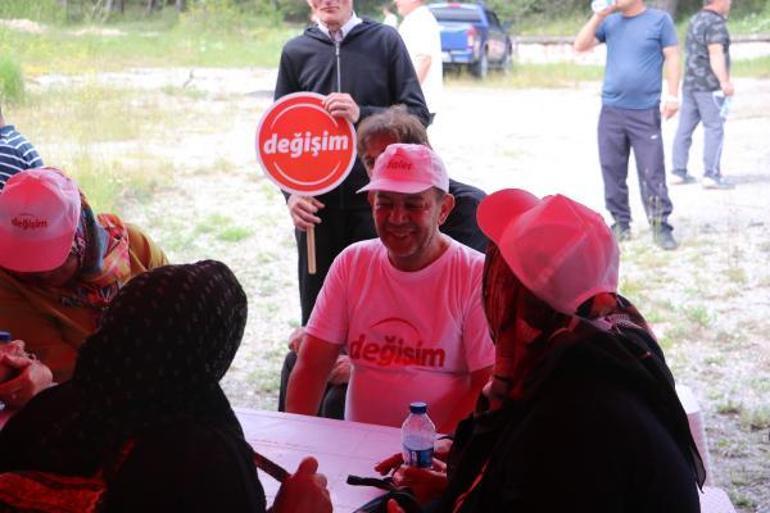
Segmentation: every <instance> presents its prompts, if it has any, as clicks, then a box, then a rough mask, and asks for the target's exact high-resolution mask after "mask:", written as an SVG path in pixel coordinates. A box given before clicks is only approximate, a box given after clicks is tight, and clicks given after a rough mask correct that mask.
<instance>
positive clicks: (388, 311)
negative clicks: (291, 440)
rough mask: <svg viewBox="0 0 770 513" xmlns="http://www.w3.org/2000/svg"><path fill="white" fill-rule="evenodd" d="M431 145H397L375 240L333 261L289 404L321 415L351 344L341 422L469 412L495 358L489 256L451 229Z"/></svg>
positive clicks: (378, 203) (375, 197)
mask: <svg viewBox="0 0 770 513" xmlns="http://www.w3.org/2000/svg"><path fill="white" fill-rule="evenodd" d="M448 188H449V178H448V177H447V173H446V168H445V167H444V164H443V163H442V162H441V159H440V158H439V157H438V155H436V154H435V153H434V152H433V151H432V150H431V149H430V148H428V147H426V146H422V145H415V144H392V145H390V146H388V148H387V149H386V150H385V151H384V152H383V154H382V155H381V156H380V157H379V158H378V159H377V162H376V163H375V166H374V169H373V170H372V180H371V182H370V183H369V185H367V186H366V187H364V188H362V189H361V190H360V191H359V192H364V191H367V192H368V198H369V203H370V204H371V205H372V213H373V216H374V222H375V227H376V229H377V234H378V236H379V237H378V238H377V239H372V240H367V241H362V242H358V243H355V244H353V245H351V246H349V247H348V248H347V249H345V250H344V251H343V252H342V253H340V255H339V256H337V258H336V259H335V260H334V263H333V264H332V267H331V269H330V270H329V274H328V275H327V276H326V280H325V281H324V285H323V288H322V289H321V293H320V294H319V296H318V299H317V300H316V304H315V307H314V308H313V313H312V315H311V316H310V320H309V321H308V323H307V325H306V327H305V334H306V337H305V341H304V342H303V344H302V346H301V348H300V352H299V358H298V361H297V364H296V367H295V368H294V371H293V372H292V375H291V378H290V379H289V386H288V393H287V400H286V410H287V411H289V412H293V413H304V414H309V415H312V414H315V413H316V412H317V411H318V405H319V402H320V400H321V395H322V393H323V391H324V388H325V385H326V380H327V377H328V375H329V372H330V371H331V369H332V367H333V366H334V363H335V361H336V359H337V356H338V355H339V353H340V350H341V349H342V348H343V347H345V348H346V350H347V353H348V355H349V356H350V360H351V363H352V365H353V370H352V373H351V377H350V384H349V386H348V392H347V399H346V404H345V418H346V419H347V420H354V421H359V422H368V423H373V424H383V425H387V426H400V425H401V423H402V422H403V420H404V418H405V417H406V415H407V413H408V406H409V403H410V402H413V401H425V402H426V403H428V408H429V410H428V413H429V414H430V416H431V418H432V419H433V420H434V422H435V423H436V427H437V428H438V430H439V431H440V432H451V431H453V430H454V427H455V426H456V424H457V422H458V421H459V420H461V419H462V418H464V417H466V416H467V415H468V413H470V412H471V411H472V410H473V407H474V405H475V402H476V398H477V397H478V395H479V392H480V391H481V388H482V387H483V386H484V384H485V383H486V382H487V380H488V378H489V376H490V373H491V370H492V365H493V363H494V346H493V345H492V341H491V340H490V338H489V329H488V327H487V321H486V318H485V316H484V311H483V308H482V302H481V280H482V273H483V268H484V256H483V255H482V254H481V253H479V252H478V251H476V250H473V249H471V248H468V247H467V246H464V245H462V244H460V243H458V242H456V241H454V240H453V239H452V238H450V237H448V236H446V235H443V234H442V233H441V232H440V231H439V226H440V225H441V224H442V223H443V222H444V221H445V220H446V218H447V216H448V215H449V212H450V211H451V210H452V207H453V206H454V198H453V197H452V195H451V194H449V193H448V192H447V191H448Z"/></svg>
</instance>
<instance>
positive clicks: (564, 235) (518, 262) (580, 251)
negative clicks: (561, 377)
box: [476, 189, 620, 315]
mask: <svg viewBox="0 0 770 513" xmlns="http://www.w3.org/2000/svg"><path fill="white" fill-rule="evenodd" d="M476 217H477V218H478V222H479V227H480V228H481V230H482V231H483V232H484V233H485V234H486V235H487V237H489V238H490V240H492V241H493V242H494V243H495V245H497V247H498V248H499V249H500V253H501V254H502V256H503V258H504V259H505V261H506V263H507V264H508V266H509V267H510V268H511V271H513V273H514V274H515V275H516V277H517V278H518V279H519V280H520V281H521V282H522V283H523V284H524V286H525V287H527V288H528V289H529V290H530V291H531V292H532V293H533V294H535V295H536V296H537V297H538V298H540V299H542V300H543V301H545V302H546V303H548V304H549V305H550V306H551V307H552V308H553V309H554V310H556V311H558V312H562V313H565V314H568V315H572V314H575V313H576V311H577V309H578V307H579V306H580V305H581V304H582V303H583V302H584V301H586V300H587V299H589V298H591V297H593V296H595V295H596V294H599V293H601V292H617V288H618V268H619V265H620V264H619V262H620V250H619V249H618V244H617V242H616V241H615V238H614V237H613V236H612V232H611V231H610V229H609V228H608V227H607V224H606V223H605V222H604V219H602V217H601V216H600V215H599V214H597V213H596V212H594V211H593V210H591V209H590V208H588V207H586V206H585V205H582V204H580V203H578V202H576V201H574V200H571V199H570V198H567V197H566V196H562V195H560V194H556V195H554V196H546V197H544V198H543V199H538V198H537V197H536V196H534V195H532V194H530V193H529V192H527V191H524V190H521V189H504V190H502V191H498V192H496V193H494V194H491V195H489V196H487V197H486V198H485V199H484V200H483V201H482V202H481V203H480V204H479V207H478V210H477V213H476Z"/></svg>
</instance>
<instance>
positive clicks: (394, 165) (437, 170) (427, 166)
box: [358, 143, 449, 194]
mask: <svg viewBox="0 0 770 513" xmlns="http://www.w3.org/2000/svg"><path fill="white" fill-rule="evenodd" d="M431 187H436V188H437V189H441V190H442V191H444V192H449V176H448V175H447V172H446V167H444V163H443V162H442V161H441V158H439V156H438V155H437V154H436V152H434V151H433V150H431V149H430V148H428V147H427V146H425V145H422V144H400V143H397V144H391V145H389V146H388V147H387V148H385V151H383V152H382V154H380V156H379V157H377V161H376V162H375V163H374V169H372V179H371V181H370V182H369V185H367V186H366V187H362V188H361V189H359V190H358V192H364V191H388V192H402V193H406V194H415V193H418V192H422V191H425V190H427V189H430V188H431Z"/></svg>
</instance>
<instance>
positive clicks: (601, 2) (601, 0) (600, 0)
mask: <svg viewBox="0 0 770 513" xmlns="http://www.w3.org/2000/svg"><path fill="white" fill-rule="evenodd" d="M614 4H615V0H593V2H591V10H592V11H593V12H602V11H603V10H605V9H606V8H607V7H609V6H611V5H614Z"/></svg>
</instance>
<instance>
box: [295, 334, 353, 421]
mask: <svg viewBox="0 0 770 513" xmlns="http://www.w3.org/2000/svg"><path fill="white" fill-rule="evenodd" d="M339 353H340V346H339V345H338V344H332V343H331V342H326V341H325V340H321V339H320V338H317V337H314V336H313V335H310V334H309V333H305V340H304V342H303V343H302V345H301V346H300V349H299V354H298V357H297V364H296V365H295V367H294V370H293V371H292V373H291V376H290V377H289V385H288V387H287V390H286V411H287V412H289V413H303V414H305V415H315V414H316V412H318V406H319V405H320V404H321V398H322V397H323V393H324V390H325V389H326V381H327V379H328V378H329V373H330V372H331V370H332V367H333V366H334V363H335V362H336V361H337V355H339Z"/></svg>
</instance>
